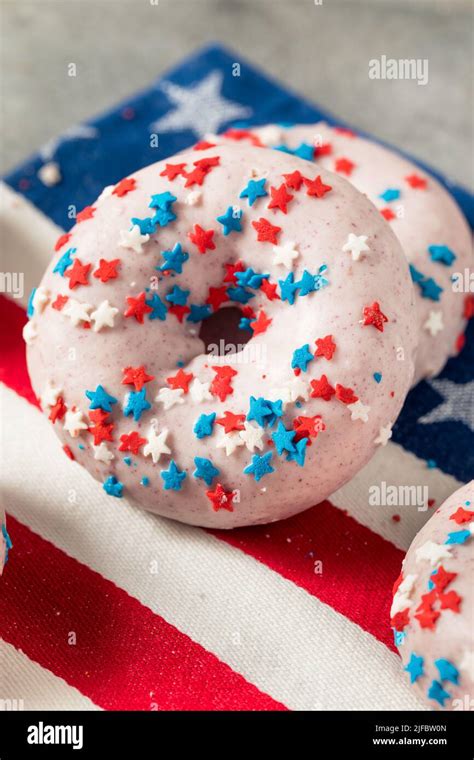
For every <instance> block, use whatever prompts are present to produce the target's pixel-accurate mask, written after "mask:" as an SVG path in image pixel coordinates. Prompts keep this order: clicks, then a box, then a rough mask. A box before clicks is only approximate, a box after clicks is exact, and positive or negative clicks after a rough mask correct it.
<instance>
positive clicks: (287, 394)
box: [268, 385, 291, 408]
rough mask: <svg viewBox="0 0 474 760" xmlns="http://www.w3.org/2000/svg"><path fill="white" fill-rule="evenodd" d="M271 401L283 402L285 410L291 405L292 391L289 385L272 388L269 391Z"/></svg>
mask: <svg viewBox="0 0 474 760" xmlns="http://www.w3.org/2000/svg"><path fill="white" fill-rule="evenodd" d="M268 399H269V401H281V402H282V406H283V408H285V406H286V405H287V404H290V403H291V390H290V388H289V386H288V385H282V386H281V388H270V390H269V391H268Z"/></svg>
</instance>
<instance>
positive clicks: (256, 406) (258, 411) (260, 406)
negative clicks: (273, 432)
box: [247, 396, 274, 427]
mask: <svg viewBox="0 0 474 760" xmlns="http://www.w3.org/2000/svg"><path fill="white" fill-rule="evenodd" d="M273 414H274V412H273V409H272V406H271V403H270V402H269V401H266V400H265V399H264V398H262V397H261V396H260V398H258V399H257V398H255V396H250V408H249V413H248V414H247V420H248V421H249V422H250V420H255V422H256V423H257V424H258V425H260V427H265V424H266V422H267V421H268V420H267V419H266V418H268V417H272V416H273Z"/></svg>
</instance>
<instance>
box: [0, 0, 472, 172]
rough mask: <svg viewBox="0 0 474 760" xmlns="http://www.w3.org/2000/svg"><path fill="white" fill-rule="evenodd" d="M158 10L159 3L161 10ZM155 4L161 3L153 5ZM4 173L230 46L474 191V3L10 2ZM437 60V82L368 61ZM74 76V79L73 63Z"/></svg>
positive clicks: (5, 10) (432, 68)
mask: <svg viewBox="0 0 474 760" xmlns="http://www.w3.org/2000/svg"><path fill="white" fill-rule="evenodd" d="M155 1H156V0H155ZM152 2H153V0H152ZM0 5H1V32H0V35H1V42H2V45H1V65H2V82H1V87H2V134H3V140H2V151H1V154H2V155H1V166H0V168H1V170H3V171H5V170H7V169H9V168H11V167H13V166H14V165H15V164H16V163H17V162H18V161H20V160H22V159H23V158H25V157H26V156H27V155H28V154H30V153H31V152H32V151H34V150H35V149H37V148H38V147H39V146H40V145H41V144H43V143H44V142H46V141H47V140H49V139H50V138H51V137H53V136H54V135H56V134H57V133H58V132H60V131H61V130H63V129H65V128H67V127H68V126H71V125H72V124H74V123H77V122H79V121H81V120H84V119H88V118H90V117H91V116H93V115H95V114H96V113H98V112H100V111H102V110H103V109H105V108H107V107H109V106H111V105H113V104H114V103H116V102H117V101H118V100H120V99H122V98H124V97H125V96H127V95H128V94H131V93H133V92H134V91H135V90H137V89H141V88H143V87H145V86H146V85H147V84H149V83H150V82H151V81H152V80H154V79H155V78H156V77H157V76H159V75H160V74H161V73H162V72H164V71H166V70H167V69H168V68H169V67H170V66H173V65H174V64H176V63H177V62H179V60H180V59H181V58H182V57H183V56H185V55H188V54H189V53H190V52H192V51H193V50H195V49H196V48H198V47H199V46H201V45H203V44H205V43H207V42H209V41H213V40H219V41H221V42H223V43H227V44H229V45H231V46H232V48H233V49H234V50H235V51H236V53H237V55H236V60H238V53H239V52H241V54H242V55H244V56H245V57H246V58H248V59H249V60H250V61H251V62H254V63H255V64H259V65H261V66H262V67H264V68H265V69H266V70H267V71H268V72H269V73H270V74H272V75H273V76H275V77H277V78H279V79H280V80H281V81H282V82H286V83H287V84H288V85H290V86H291V87H292V88H293V89H294V90H296V91H299V92H300V93H302V94H303V95H305V96H307V97H308V98H310V99H312V100H314V101H318V102H319V103H320V104H321V105H322V106H324V107H326V108H328V109H330V110H331V111H332V112H333V113H334V114H335V115H336V116H339V117H341V118H342V119H345V120H347V121H349V122H352V123H353V124H354V125H355V126H359V127H361V128H363V129H367V130H369V131H372V132H373V133H374V134H377V135H378V136H380V137H382V138H384V139H386V140H389V141H390V142H393V143H394V144H397V145H399V146H401V147H403V148H404V149H405V150H408V151H410V152H412V153H414V154H416V155H418V156H419V157H420V158H423V159H425V160H426V161H428V162H430V163H431V164H432V165H433V166H436V167H438V168H439V169H442V170H443V171H445V172H446V173H447V174H448V175H449V176H450V177H451V178H454V179H457V180H460V181H463V182H464V183H465V184H472V180H473V163H472V156H471V153H472V133H473V120H472V55H473V31H472V29H473V27H472V21H473V19H472V13H473V11H472V7H473V6H472V4H471V3H470V2H467V1H465V0H438V1H436V0H398V2H397V0H392V2H390V1H389V0H345V1H344V0H323V2H322V5H315V2H314V0H159V2H158V5H153V4H152V3H151V2H150V0H37V1H36V2H33V1H30V2H28V0H21V2H20V1H19V0H0ZM381 55H386V56H387V57H389V58H396V59H399V58H421V59H423V58H427V59H428V60H429V83H428V84H427V85H426V86H420V85H418V84H417V83H416V82H414V81H387V80H380V81H374V80H371V79H369V77H368V61H369V60H370V59H371V58H379V57H380V56H381ZM70 62H73V63H75V64H76V65H77V77H76V78H71V77H68V76H67V65H68V63H70Z"/></svg>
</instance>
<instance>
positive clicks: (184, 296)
mask: <svg viewBox="0 0 474 760" xmlns="http://www.w3.org/2000/svg"><path fill="white" fill-rule="evenodd" d="M189 293H190V291H189V290H182V289H181V288H180V287H179V285H175V286H174V288H173V290H171V291H170V292H169V293H168V295H167V296H166V300H167V301H170V303H173V304H175V306H185V305H186V301H187V300H188V296H189Z"/></svg>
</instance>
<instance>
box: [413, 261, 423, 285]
mask: <svg viewBox="0 0 474 760" xmlns="http://www.w3.org/2000/svg"><path fill="white" fill-rule="evenodd" d="M410 275H411V279H412V280H413V282H415V283H418V282H422V281H423V280H424V279H425V275H424V274H422V273H421V272H419V271H418V269H416V268H415V267H414V266H413V264H410Z"/></svg>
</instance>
